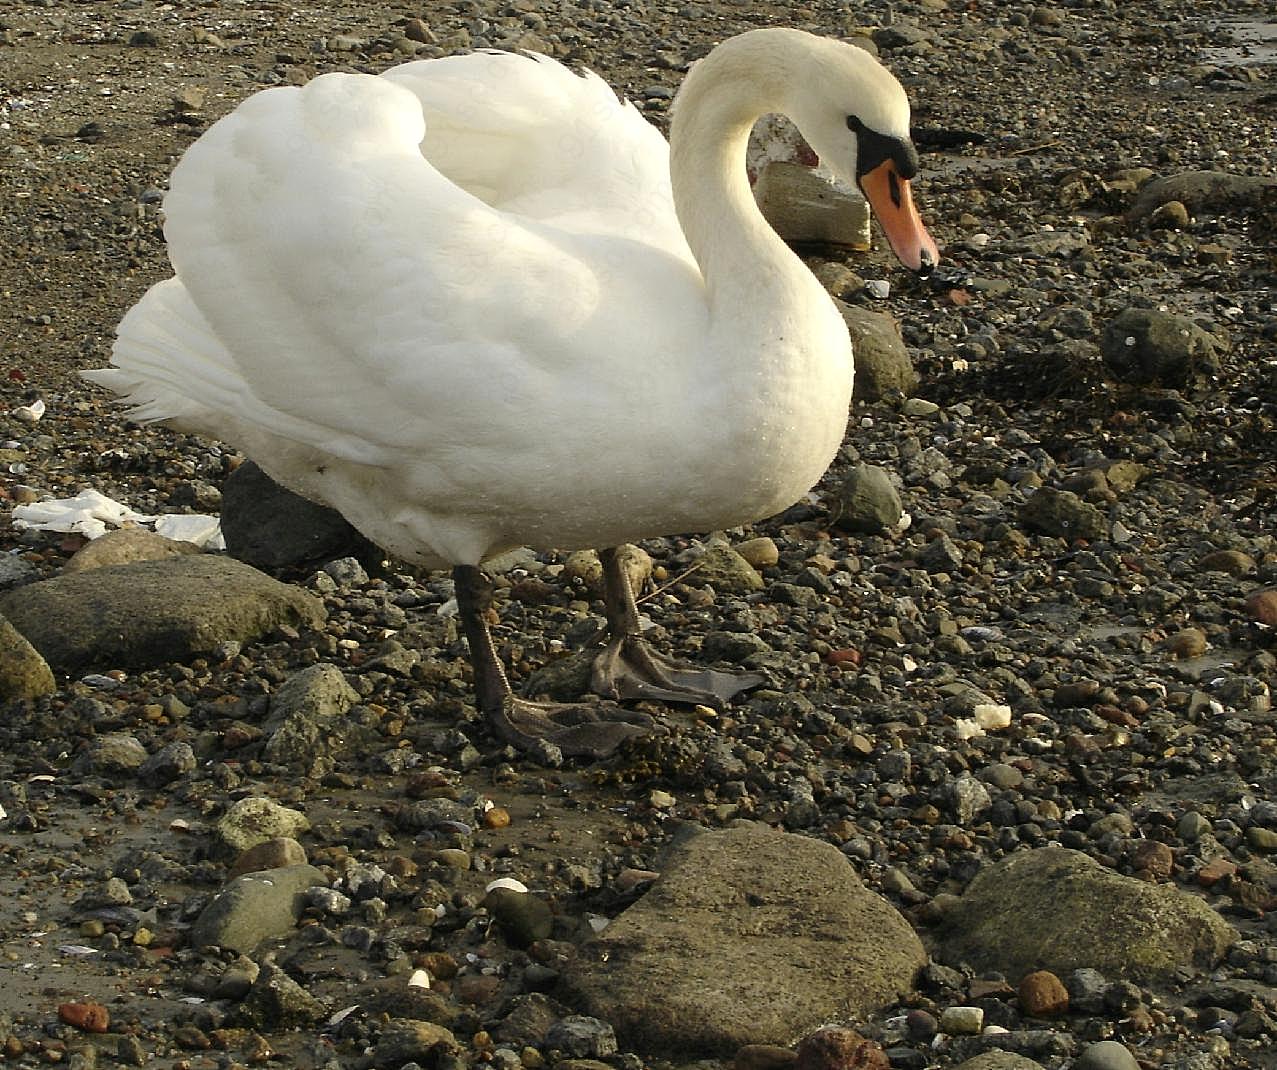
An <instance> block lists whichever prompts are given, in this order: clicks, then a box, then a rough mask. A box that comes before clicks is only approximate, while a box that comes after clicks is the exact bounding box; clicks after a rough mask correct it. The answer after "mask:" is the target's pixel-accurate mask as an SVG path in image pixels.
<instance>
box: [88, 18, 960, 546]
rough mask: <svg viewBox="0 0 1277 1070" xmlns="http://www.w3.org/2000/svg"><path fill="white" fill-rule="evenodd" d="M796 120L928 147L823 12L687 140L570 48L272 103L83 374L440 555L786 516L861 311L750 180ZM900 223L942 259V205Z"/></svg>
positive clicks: (441, 67) (227, 128)
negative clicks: (757, 133) (758, 157)
mask: <svg viewBox="0 0 1277 1070" xmlns="http://www.w3.org/2000/svg"><path fill="white" fill-rule="evenodd" d="M773 111H778V112H782V113H784V114H787V115H789V116H790V117H791V118H793V119H794V120H795V121H796V122H797V124H798V125H799V127H800V129H801V130H802V132H803V134H804V136H805V137H806V138H807V140H808V141H809V142H810V143H811V144H812V146H813V148H814V149H815V150H816V152H817V153H818V154H819V155H820V158H821V160H822V161H824V162H825V164H826V165H827V166H829V167H831V168H832V169H833V170H835V171H836V172H838V173H840V174H842V175H844V177H847V178H849V179H850V178H853V177H857V178H858V177H862V176H859V175H858V174H857V161H858V156H857V153H858V151H859V152H860V156H861V158H862V160H861V162H862V163H863V156H864V155H865V152H864V144H865V143H866V138H867V137H869V138H871V139H873V143H874V145H875V146H877V149H879V150H880V149H881V148H882V146H883V145H886V146H888V150H889V151H886V152H885V153H884V152H881V151H879V155H884V156H885V157H889V156H892V154H893V153H895V152H896V149H900V150H901V151H902V152H904V153H905V155H907V152H908V151H911V150H910V148H909V145H908V122H909V113H908V104H907V101H906V100H905V97H904V93H903V90H901V88H900V86H899V84H898V83H897V82H896V81H895V79H894V78H892V77H891V75H890V74H888V73H887V72H886V70H885V69H884V68H882V67H881V66H879V65H878V63H877V62H876V61H875V60H873V59H872V58H871V57H870V56H868V54H866V53H864V52H862V51H860V50H858V49H856V48H854V47H852V46H849V45H845V44H841V43H839V42H835V41H830V40H826V39H822V38H817V37H813V36H811V35H808V34H805V33H801V32H799V31H793V30H757V31H752V32H750V33H747V34H744V35H741V36H740V37H736V38H733V39H731V40H729V41H727V42H725V43H724V44H723V45H721V46H719V47H718V48H717V49H715V50H714V51H713V52H712V53H710V55H709V56H708V57H707V58H706V59H704V60H702V61H700V62H699V63H698V64H696V65H695V66H694V67H693V69H692V71H691V72H690V73H689V75H688V78H687V79H686V81H685V84H684V86H683V88H682V90H681V91H680V93H679V95H678V98H677V101H676V104H675V111H674V120H673V129H672V135H671V139H672V143H673V150H672V152H671V149H670V147H669V146H668V145H667V143H666V142H665V140H664V139H663V138H662V137H661V135H660V134H659V133H658V132H657V131H656V130H655V129H654V128H653V127H652V126H651V125H650V124H648V123H647V122H646V121H645V120H644V119H643V118H642V116H641V115H640V114H639V113H638V112H637V111H636V110H635V109H634V108H633V107H632V106H631V105H629V104H626V103H624V102H622V101H620V100H618V99H617V97H616V96H615V94H614V93H613V92H612V90H611V89H609V88H608V87H607V86H606V84H605V83H603V82H602V81H601V80H600V79H598V78H597V77H595V76H593V75H590V74H585V75H579V74H576V73H573V72H571V71H569V70H568V69H566V68H564V67H563V66H561V65H560V64H558V63H556V62H554V61H552V60H549V59H546V58H544V57H540V56H530V55H524V54H512V53H476V54H471V55H464V56H457V57H449V58H445V59H437V60H425V61H419V62H413V63H408V64H405V65H403V66H400V67H396V68H393V69H391V70H389V71H387V72H385V73H384V74H382V75H379V76H372V75H360V74H327V75H323V76H321V77H319V78H316V79H315V80H314V81H312V82H310V83H308V84H307V85H305V86H303V87H301V88H297V87H283V88H275V89H269V90H265V91H263V92H261V93H258V94H256V95H255V96H253V97H250V98H249V99H248V100H246V101H245V102H244V103H242V104H241V105H240V106H239V107H238V108H237V109H236V110H235V111H233V112H232V113H231V114H229V115H228V116H227V117H225V118H223V119H222V120H220V121H219V122H218V123H216V124H215V125H214V126H213V127H211V128H210V129H209V130H208V131H207V132H206V133H205V134H204V135H203V136H202V137H201V138H200V139H199V140H198V141H197V142H196V143H195V144H194V145H193V146H191V148H190V149H189V150H188V151H187V153H186V154H185V156H184V157H183V159H182V160H181V162H180V163H179V164H178V166H177V168H176V169H175V171H174V173H173V176H172V182H171V188H170V192H169V193H168V195H167V197H166V198H165V204H164V207H165V236H166V239H167V241H168V247H169V255H170V259H171V261H172V264H173V267H174V272H175V274H174V277H173V278H171V279H168V280H167V281H164V282H161V283H159V284H158V285H156V286H154V287H153V288H152V289H151V290H150V291H149V292H148V293H147V294H146V295H145V296H144V297H143V298H142V300H141V301H140V302H139V303H138V304H137V305H136V306H134V307H133V309H132V310H131V311H129V313H128V314H127V315H126V316H125V317H124V320H123V322H122V323H121V324H120V327H119V330H118V337H117V341H116V343H115V347H114V351H113V358H112V364H113V367H112V368H109V369H99V370H96V371H91V372H86V373H85V374H86V375H87V377H89V378H90V379H92V380H94V381H96V382H99V383H101V384H103V385H106V386H108V387H111V388H112V389H114V390H116V391H118V392H120V393H122V394H124V395H125V396H126V398H127V399H128V400H129V401H130V402H131V403H132V404H133V406H134V414H135V415H136V416H137V417H138V418H140V419H144V420H162V421H166V422H168V423H170V424H172V425H174V426H176V427H179V428H182V429H184V430H190V431H194V432H198V433H202V434H205V435H208V436H211V437H214V438H218V439H223V440H226V441H229V442H231V443H233V444H235V445H236V446H237V447H239V448H240V449H242V450H243V451H244V452H245V453H247V454H248V455H249V456H251V457H253V458H254V459H255V460H256V461H257V462H258V463H259V464H260V465H261V466H262V467H263V468H264V469H265V470H266V471H267V472H269V473H270V474H271V475H272V476H273V477H274V478H275V479H276V480H277V481H278V482H280V483H282V484H284V485H285V486H288V487H289V488H291V489H293V490H295V491H297V492H298V493H300V494H302V495H304V496H306V497H308V498H311V499H314V500H317V501H320V502H323V503H326V504H328V505H331V506H333V507H335V508H336V509H338V510H339V511H340V512H342V513H343V514H344V515H345V516H346V517H347V518H348V519H349V520H350V521H351V522H352V523H353V524H354V525H355V526H356V527H357V528H359V529H360V530H361V531H362V532H363V533H364V534H365V535H366V536H367V537H368V538H369V539H371V540H372V541H373V542H375V543H376V544H378V545H379V546H381V547H382V548H384V549H385V550H387V551H388V552H389V553H391V554H393V555H395V556H397V557H400V558H402V559H404V560H407V561H411V562H414V563H417V564H419V565H424V566H430V567H437V566H440V565H477V564H479V563H480V562H482V561H484V560H485V559H487V558H488V557H491V556H493V555H495V554H497V553H500V552H502V551H504V550H506V549H509V548H511V547H514V546H519V545H528V546H532V547H537V548H550V547H557V548H561V549H571V548H577V547H607V546H614V545H617V544H619V543H622V542H625V541H629V540H634V539H638V538H643V537H649V536H658V535H664V534H671V533H675V532H687V531H706V530H711V529H715V528H722V527H730V526H735V525H738V524H742V523H746V522H749V521H752V520H756V519H758V518H760V517H763V516H767V515H770V514H772V513H774V512H777V511H779V510H781V509H783V508H785V507H787V506H788V505H790V504H792V502H794V501H795V500H797V499H798V498H799V497H801V495H802V494H803V493H805V492H806V491H807V490H808V489H809V488H810V487H811V486H812V485H813V484H814V483H815V482H816V481H817V480H818V479H819V477H820V476H821V474H822V473H823V472H824V470H825V468H826V466H827V465H828V464H829V462H830V461H831V460H832V458H833V456H834V454H835V452H836V450H837V449H838V446H839V444H840V442H841V440H842V437H843V434H844V430H845V426H846V418H847V411H848V405H849V401H850V394H851V385H852V378H853V366H852V353H851V348H850V344H849V342H848V337H847V332H846V328H845V326H844V324H843V322H842V319H841V317H840V316H839V314H838V312H837V310H836V308H835V307H834V305H833V304H832V302H831V301H830V299H829V298H828V296H827V295H826V294H825V293H824V291H823V290H822V288H821V287H820V286H819V284H818V283H817V282H816V281H815V279H814V278H813V277H812V276H811V274H810V273H809V272H808V271H807V270H806V269H805V267H804V266H803V265H802V263H801V262H800V261H799V260H798V259H797V258H796V257H795V256H794V255H793V254H792V253H791V252H790V251H789V250H788V249H787V248H786V247H785V246H784V244H783V243H782V242H780V240H779V239H778V238H777V237H776V236H775V234H774V233H773V232H772V231H771V230H770V229H769V228H768V227H767V225H766V223H765V222H764V221H763V219H762V217H761V215H760V214H759V212H758V211H757V209H756V208H755V206H754V204H753V200H752V197H751V195H750V191H749V187H748V182H747V179H746V175H745V165H744V154H745V145H746V140H747V137H748V133H749V129H750V126H751V125H752V124H753V122H754V120H755V119H757V118H758V116H760V115H762V114H765V113H768V112H773ZM853 115H854V117H855V119H856V122H857V123H860V124H862V128H863V130H868V131H870V132H871V133H870V134H868V135H866V134H864V133H861V132H853V130H852V129H849V128H850V127H851V120H852V116H853ZM893 158H896V159H897V160H899V159H900V158H901V157H900V156H899V154H896V156H895V157H893ZM889 162H890V161H889ZM862 169H863V168H862ZM909 177H912V176H911V174H909V173H905V174H903V180H904V187H905V205H904V209H905V211H906V215H907V214H908V213H911V212H912V203H911V202H910V201H909V199H908V183H907V179H908V178H909ZM894 189H895V192H896V193H898V192H899V185H898V184H897V186H895V187H894ZM894 195H895V194H894V193H893V196H894ZM879 200H880V201H881V198H879ZM872 201H874V198H873V197H872V196H871V202H872ZM884 203H885V202H884ZM888 207H890V206H888ZM896 207H899V205H898V204H897V205H896ZM875 208H879V204H878V203H875ZM879 216H880V218H881V217H882V213H881V211H880V212H879ZM910 218H911V219H912V220H916V213H913V214H912V216H911V217H910ZM905 222H906V224H907V223H909V222H910V219H906V220H905ZM888 233H889V235H890V234H892V233H893V232H892V231H891V230H890V229H889V230H888ZM896 235H897V236H893V238H892V241H893V246H895V247H896V249H897V252H898V253H899V254H900V255H901V256H902V259H904V260H905V261H906V263H907V264H908V265H909V266H912V267H915V268H923V267H926V266H927V265H928V264H929V263H930V262H932V261H933V260H934V256H935V247H934V244H931V243H930V239H929V238H928V237H927V236H926V233H925V231H924V230H923V229H922V227H921V224H920V222H919V223H917V225H916V227H915V228H914V233H912V234H907V235H906V236H905V237H904V238H903V239H900V238H899V237H898V235H899V231H897V232H896ZM910 261H912V262H910Z"/></svg>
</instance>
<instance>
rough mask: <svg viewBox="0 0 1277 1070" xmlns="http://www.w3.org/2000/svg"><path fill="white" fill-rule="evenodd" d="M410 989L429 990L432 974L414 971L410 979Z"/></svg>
mask: <svg viewBox="0 0 1277 1070" xmlns="http://www.w3.org/2000/svg"><path fill="white" fill-rule="evenodd" d="M408 987H409V988H429V987H430V974H428V973H427V972H426V971H425V970H413V971H412V973H411V975H410V976H409V977H408Z"/></svg>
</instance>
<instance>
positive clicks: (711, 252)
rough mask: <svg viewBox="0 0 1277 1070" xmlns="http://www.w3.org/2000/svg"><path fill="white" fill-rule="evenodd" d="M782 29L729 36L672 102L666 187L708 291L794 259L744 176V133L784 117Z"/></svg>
mask: <svg viewBox="0 0 1277 1070" xmlns="http://www.w3.org/2000/svg"><path fill="white" fill-rule="evenodd" d="M787 32H788V31H780V30H757V31H753V32H751V33H747V34H744V35H742V36H740V37H735V38H732V39H730V40H728V41H726V42H725V43H723V44H722V45H719V46H718V48H716V49H714V51H712V52H711V53H710V54H709V55H708V56H706V57H705V58H704V59H702V60H701V61H700V62H698V63H697V64H695V65H694V66H693V67H692V69H691V71H689V72H688V75H687V78H686V79H685V80H684V82H683V86H682V88H681V89H680V90H679V94H678V97H677V99H676V100H675V102H674V112H673V120H672V123H671V127H670V181H671V185H672V187H673V192H674V207H675V210H676V212H677V213H678V219H679V223H680V225H681V226H682V228H683V233H684V235H685V236H686V237H687V242H688V245H689V247H690V248H691V250H692V254H693V255H694V256H695V257H696V260H697V262H698V263H699V264H700V267H701V273H702V275H703V276H704V278H705V281H706V284H707V285H708V286H709V288H710V290H711V292H712V291H714V289H715V287H716V284H720V283H721V282H722V281H723V277H724V276H731V277H736V278H739V277H740V276H741V274H742V273H743V272H749V273H750V275H751V276H766V275H767V274H769V273H770V272H771V270H772V269H773V268H774V267H775V266H777V262H778V260H779V261H785V262H788V261H791V260H794V259H795V258H794V257H793V254H792V253H790V252H789V250H788V248H787V247H786V246H785V244H784V243H783V242H782V241H781V240H780V239H779V238H778V237H777V236H776V234H775V232H774V231H773V230H772V229H771V227H770V226H769V225H768V224H767V222H766V220H765V219H764V218H763V215H762V213H761V212H760V211H759V209H758V206H757V204H756V203H755V201H754V195H753V191H752V190H751V188H750V184H749V178H748V175H747V173H746V162H745V157H746V151H747V149H748V145H749V135H750V131H751V130H752V129H753V127H754V124H755V123H756V122H757V121H758V119H759V118H761V117H762V116H763V115H766V114H769V113H771V112H777V111H782V112H783V111H784V110H785V102H786V97H787V95H788V94H787V92H786V87H787V83H788V81H789V79H788V78H787V77H786V72H785V66H786V65H785V63H784V56H785V52H786V51H787V50H786V49H785V48H784V47H777V46H778V45H780V46H783V45H785V44H787V43H789V42H788V41H787V39H786V37H785V34H786V33H787Z"/></svg>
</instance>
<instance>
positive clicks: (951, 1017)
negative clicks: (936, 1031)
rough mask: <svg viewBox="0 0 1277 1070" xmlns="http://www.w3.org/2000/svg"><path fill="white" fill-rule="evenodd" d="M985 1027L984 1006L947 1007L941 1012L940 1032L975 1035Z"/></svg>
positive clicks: (954, 1034) (953, 1034)
mask: <svg viewBox="0 0 1277 1070" xmlns="http://www.w3.org/2000/svg"><path fill="white" fill-rule="evenodd" d="M983 1028H984V1009H983V1008H982V1007H946V1008H945V1009H944V1010H943V1011H941V1013H940V1032H942V1033H948V1034H950V1035H951V1036H973V1035H975V1034H976V1033H979V1032H980V1030H981V1029H983Z"/></svg>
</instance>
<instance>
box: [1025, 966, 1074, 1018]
mask: <svg viewBox="0 0 1277 1070" xmlns="http://www.w3.org/2000/svg"><path fill="white" fill-rule="evenodd" d="M1016 995H1017V996H1018V998H1019V1000H1020V1009H1021V1010H1023V1011H1024V1013H1025V1014H1027V1015H1029V1016H1030V1017H1032V1018H1055V1017H1057V1016H1058V1015H1061V1014H1064V1013H1066V1012H1067V1011H1068V1009H1069V992H1068V989H1066V988H1065V987H1064V982H1063V981H1061V980H1060V979H1059V978H1058V977H1056V976H1055V974H1053V973H1051V971H1050V970H1035V971H1034V972H1033V973H1030V974H1027V975H1025V977H1024V979H1023V980H1022V981H1021V982H1020V988H1019V991H1018V992H1017V993H1016Z"/></svg>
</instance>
